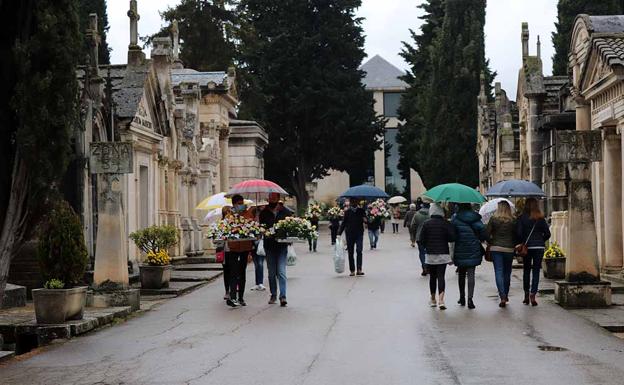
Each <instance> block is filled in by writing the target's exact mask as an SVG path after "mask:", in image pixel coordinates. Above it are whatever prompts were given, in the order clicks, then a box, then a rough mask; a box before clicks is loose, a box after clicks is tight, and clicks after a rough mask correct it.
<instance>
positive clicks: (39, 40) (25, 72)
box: [0, 0, 82, 298]
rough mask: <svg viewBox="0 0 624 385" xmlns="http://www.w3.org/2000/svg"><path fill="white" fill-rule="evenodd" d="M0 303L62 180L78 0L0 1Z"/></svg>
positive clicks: (71, 112)
mask: <svg viewBox="0 0 624 385" xmlns="http://www.w3.org/2000/svg"><path fill="white" fill-rule="evenodd" d="M0 21H1V22H0V31H1V33H0V57H2V58H3V59H2V60H0V74H1V75H0V76H2V87H1V88H0V298H2V296H3V292H4V287H5V284H6V277H7V274H8V268H9V265H10V262H11V257H12V256H13V255H15V252H16V251H17V250H18V249H19V247H20V246H21V245H22V244H23V241H24V239H25V238H26V237H27V236H28V231H29V230H31V229H33V228H34V224H35V223H36V221H37V220H38V218H39V217H40V215H41V214H42V213H44V212H45V210H46V208H47V207H49V206H50V200H51V199H52V197H53V195H52V194H51V192H53V191H52V190H53V189H54V188H56V187H57V186H58V183H59V180H60V178H61V177H62V176H63V174H64V172H65V169H66V166H67V161H68V159H69V154H70V144H71V143H70V142H71V135H72V131H73V127H74V126H75V124H76V122H77V119H76V118H77V114H76V112H77V96H78V83H77V80H76V65H77V63H78V61H79V59H80V52H81V47H82V41H81V34H80V32H79V17H78V1H77V0H24V1H3V2H0Z"/></svg>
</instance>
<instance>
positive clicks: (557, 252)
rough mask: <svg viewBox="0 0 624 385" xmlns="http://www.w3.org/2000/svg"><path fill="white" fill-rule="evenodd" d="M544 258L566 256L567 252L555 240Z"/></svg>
mask: <svg viewBox="0 0 624 385" xmlns="http://www.w3.org/2000/svg"><path fill="white" fill-rule="evenodd" d="M544 258H546V259H548V258H565V253H564V252H563V249H562V248H561V247H560V246H559V245H558V244H557V242H553V243H551V244H550V246H548V248H547V249H546V251H545V252H544Z"/></svg>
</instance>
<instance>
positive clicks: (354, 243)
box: [347, 233, 364, 273]
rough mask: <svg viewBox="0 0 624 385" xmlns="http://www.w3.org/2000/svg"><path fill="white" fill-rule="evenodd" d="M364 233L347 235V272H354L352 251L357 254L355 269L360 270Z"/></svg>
mask: <svg viewBox="0 0 624 385" xmlns="http://www.w3.org/2000/svg"><path fill="white" fill-rule="evenodd" d="M363 244H364V233H360V234H355V235H347V253H348V254H349V270H350V271H351V272H352V273H353V272H355V261H354V260H353V251H354V249H355V252H357V269H358V270H362V248H363V247H364V245H363Z"/></svg>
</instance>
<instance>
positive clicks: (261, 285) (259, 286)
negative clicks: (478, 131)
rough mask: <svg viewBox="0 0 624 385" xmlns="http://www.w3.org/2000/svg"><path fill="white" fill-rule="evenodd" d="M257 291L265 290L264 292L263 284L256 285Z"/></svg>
mask: <svg viewBox="0 0 624 385" xmlns="http://www.w3.org/2000/svg"><path fill="white" fill-rule="evenodd" d="M257 290H258V291H265V290H266V287H264V285H263V284H259V285H258V289H257Z"/></svg>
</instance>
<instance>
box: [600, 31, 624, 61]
mask: <svg viewBox="0 0 624 385" xmlns="http://www.w3.org/2000/svg"><path fill="white" fill-rule="evenodd" d="M619 35H620V36H613V37H609V36H605V37H602V36H601V37H596V38H594V40H593V44H594V47H595V48H596V49H597V50H598V52H600V56H601V57H602V58H603V60H604V61H606V62H607V63H608V64H609V65H621V66H624V36H622V35H621V34H619Z"/></svg>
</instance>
